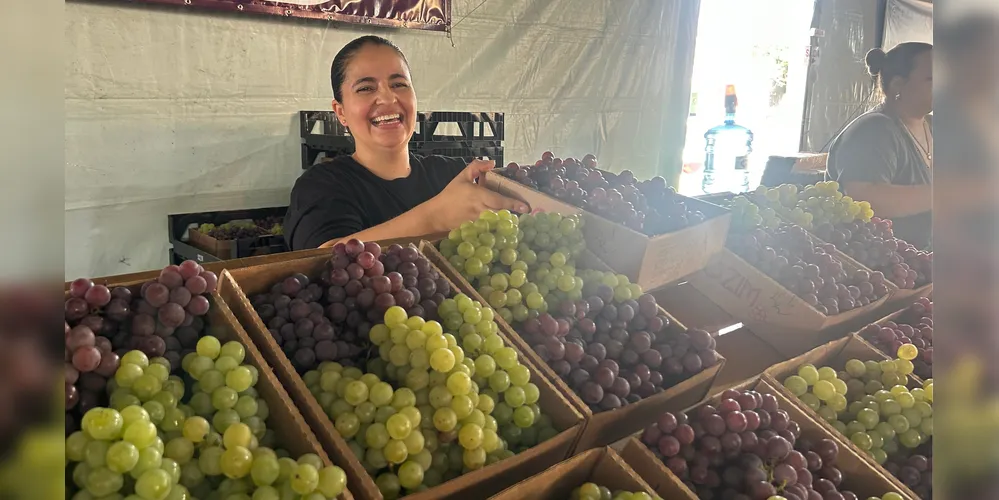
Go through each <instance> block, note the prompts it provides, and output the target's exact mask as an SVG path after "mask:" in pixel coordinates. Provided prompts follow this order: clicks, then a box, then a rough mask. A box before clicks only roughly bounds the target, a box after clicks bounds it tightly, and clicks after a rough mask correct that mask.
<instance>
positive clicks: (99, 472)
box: [87, 467, 125, 497]
mask: <svg viewBox="0 0 999 500" xmlns="http://www.w3.org/2000/svg"><path fill="white" fill-rule="evenodd" d="M124 484H125V478H124V477H122V475H121V473H119V472H115V471H113V470H111V469H109V468H107V467H96V468H93V469H91V470H90V473H89V474H87V492H88V493H90V494H92V495H94V496H95V497H106V496H108V495H112V494H114V493H116V492H118V491H119V490H121V488H122V486H123V485H124Z"/></svg>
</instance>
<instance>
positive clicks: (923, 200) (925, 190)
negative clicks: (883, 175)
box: [843, 182, 933, 219]
mask: <svg viewBox="0 0 999 500" xmlns="http://www.w3.org/2000/svg"><path fill="white" fill-rule="evenodd" d="M843 191H844V192H846V194H847V195H849V196H850V197H851V198H853V199H854V200H857V201H867V202H869V203H870V204H871V208H872V209H874V214H875V215H877V216H878V217H882V218H885V219H894V218H898V217H905V216H909V215H916V214H921V213H925V212H929V211H930V210H932V209H933V186H932V185H930V184H919V185H914V186H903V185H898V184H887V183H880V182H878V183H875V182H846V183H845V184H843Z"/></svg>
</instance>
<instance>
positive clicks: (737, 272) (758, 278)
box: [689, 230, 897, 357]
mask: <svg viewBox="0 0 999 500" xmlns="http://www.w3.org/2000/svg"><path fill="white" fill-rule="evenodd" d="M802 234H805V235H807V233H805V232H804V231H803V230H802ZM807 237H808V238H809V239H810V240H811V241H812V244H813V245H821V242H819V241H818V240H817V238H814V237H813V236H811V235H807ZM734 243H735V241H730V242H729V244H730V245H731V244H734ZM826 252H827V255H828V256H829V258H831V259H832V260H831V261H830V262H831V265H833V266H834V267H837V268H838V266H839V265H841V266H842V270H843V271H844V272H845V273H846V275H847V276H854V277H856V276H859V275H863V274H864V273H858V271H867V270H866V269H865V268H864V267H863V266H861V265H860V264H859V263H857V262H856V261H854V260H853V259H851V258H850V257H849V256H847V255H845V254H843V253H841V252H839V251H838V250H836V249H835V248H828V249H827V250H826ZM779 258H781V257H778V259H779ZM868 274H869V273H868ZM689 282H690V284H692V285H693V286H694V287H695V288H697V290H698V291H700V292H701V293H703V294H704V295H705V296H706V297H708V299H710V300H711V302H713V303H715V304H716V305H718V306H719V307H721V308H722V309H724V310H725V312H727V313H729V314H730V315H732V317H735V318H740V319H742V321H743V323H744V324H745V325H746V326H748V327H749V328H750V329H751V330H752V331H753V333H755V334H756V335H757V336H758V337H760V338H761V339H763V340H764V341H766V342H767V343H769V344H770V345H772V346H773V347H774V348H775V349H777V351H778V352H780V353H781V354H783V355H785V356H789V357H790V356H797V355H798V354H801V353H802V352H805V351H808V350H810V349H812V348H814V347H816V346H818V345H821V344H823V343H825V342H828V341H829V340H831V339H833V338H837V337H839V336H841V335H843V334H844V333H846V332H849V331H852V330H851V329H850V328H849V326H850V325H852V324H854V323H856V322H859V321H865V318H867V319H866V320H867V321H869V320H870V319H871V318H869V316H871V315H872V314H874V311H876V310H877V309H878V308H880V307H881V305H882V304H884V303H885V302H887V300H888V298H889V297H890V296H891V295H892V294H893V293H894V291H895V290H897V287H896V286H895V285H894V284H893V283H891V282H890V281H887V280H885V281H883V282H882V283H880V284H878V285H872V286H871V287H869V291H871V292H872V293H873V294H874V295H871V297H875V298H874V299H873V300H871V299H865V300H867V304H866V305H861V306H854V307H853V308H852V309H850V310H847V311H837V312H836V314H827V313H828V309H826V310H825V311H824V312H823V311H820V310H819V309H818V308H817V305H821V304H817V305H812V304H810V303H809V302H807V301H806V300H805V299H804V298H802V296H799V295H798V294H796V293H793V292H792V291H791V290H789V289H788V288H786V287H784V285H782V284H781V283H779V282H778V281H777V280H775V279H774V278H772V277H771V276H770V275H768V274H767V273H765V272H764V271H762V270H761V269H760V268H758V267H756V266H754V265H752V264H750V263H749V262H748V261H746V260H745V259H744V258H743V257H741V256H740V255H738V254H736V252H735V251H733V250H732V249H730V248H729V247H728V246H726V248H724V249H723V250H722V251H721V252H719V253H718V254H716V255H715V256H714V257H713V258H712V259H711V262H710V264H708V266H707V267H705V268H704V269H703V270H702V271H699V272H697V273H695V274H694V275H693V276H691V277H690V278H689ZM851 283H852V282H851ZM861 285H863V283H861ZM855 288H858V289H859V287H855ZM879 288H880V292H879V291H878V290H879ZM844 290H847V293H850V291H849V290H848V289H847V288H843V290H838V291H837V293H843V291H844ZM879 293H880V296H877V294H879ZM803 295H804V294H803ZM813 295H814V294H813ZM812 300H814V297H813V298H812ZM852 300H853V299H851V302H852ZM823 308H825V306H824V305H823Z"/></svg>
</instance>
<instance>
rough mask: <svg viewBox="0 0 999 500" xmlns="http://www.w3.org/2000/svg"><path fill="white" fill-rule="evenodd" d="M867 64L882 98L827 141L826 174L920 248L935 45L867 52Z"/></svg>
mask: <svg viewBox="0 0 999 500" xmlns="http://www.w3.org/2000/svg"><path fill="white" fill-rule="evenodd" d="M867 66H868V70H869V72H870V74H871V76H873V77H875V79H876V80H877V88H878V89H879V90H880V91H881V93H882V94H883V99H882V100H881V103H880V105H879V106H878V107H877V108H876V109H875V110H873V111H871V112H869V113H866V114H864V115H862V116H860V117H859V118H857V119H856V120H854V121H853V122H852V123H850V124H849V125H847V127H846V128H845V129H844V130H843V131H842V132H841V133H840V134H839V136H837V137H836V139H835V140H834V141H833V143H832V145H831V146H830V148H829V160H828V165H827V167H826V170H827V172H828V173H827V175H828V177H829V178H830V179H831V180H835V181H838V182H839V184H840V189H841V190H842V191H843V192H844V193H845V194H847V195H849V196H851V197H852V198H853V199H855V200H866V201H868V202H870V204H871V208H873V209H874V213H875V215H876V216H878V217H881V218H885V219H891V221H892V229H893V231H894V233H895V236H896V237H898V238H901V239H903V240H905V241H907V242H909V243H911V244H912V245H914V246H916V247H917V248H925V247H927V246H928V245H929V243H930V239H931V233H932V211H931V210H932V174H931V171H932V168H933V132H932V127H931V122H930V117H929V114H930V112H931V111H932V110H933V46H932V45H930V44H927V43H922V42H905V43H901V44H899V45H897V46H895V48H893V49H891V50H889V51H888V52H887V53H886V52H884V51H883V50H881V49H873V50H871V51H870V52H868V54H867Z"/></svg>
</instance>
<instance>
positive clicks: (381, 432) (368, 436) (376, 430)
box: [364, 423, 390, 448]
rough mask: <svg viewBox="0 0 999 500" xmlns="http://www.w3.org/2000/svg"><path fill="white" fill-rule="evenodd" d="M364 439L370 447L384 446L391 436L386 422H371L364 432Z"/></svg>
mask: <svg viewBox="0 0 999 500" xmlns="http://www.w3.org/2000/svg"><path fill="white" fill-rule="evenodd" d="M364 439H365V442H366V443H367V445H368V447H369V448H384V447H385V445H387V444H388V442H389V439H390V436H389V433H388V429H387V428H386V427H385V424H381V423H374V424H371V425H370V426H369V427H368V428H367V430H366V431H365V433H364Z"/></svg>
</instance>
